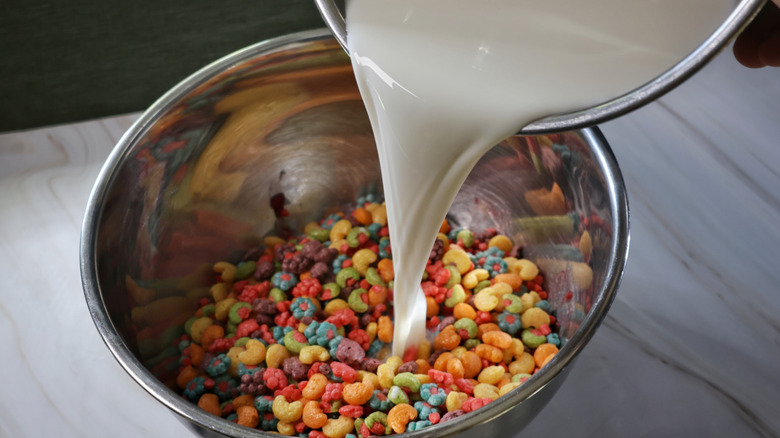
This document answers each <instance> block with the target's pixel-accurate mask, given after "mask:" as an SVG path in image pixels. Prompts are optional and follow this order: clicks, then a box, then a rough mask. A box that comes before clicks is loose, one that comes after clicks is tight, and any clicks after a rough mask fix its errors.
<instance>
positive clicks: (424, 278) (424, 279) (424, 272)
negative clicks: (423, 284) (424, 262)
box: [422, 271, 429, 281]
mask: <svg viewBox="0 0 780 438" xmlns="http://www.w3.org/2000/svg"><path fill="white" fill-rule="evenodd" d="M428 277H429V275H428V271H423V278H422V281H428Z"/></svg>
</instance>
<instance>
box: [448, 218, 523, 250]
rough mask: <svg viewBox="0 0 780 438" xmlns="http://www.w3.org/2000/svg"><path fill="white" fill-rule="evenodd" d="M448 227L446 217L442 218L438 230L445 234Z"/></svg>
mask: <svg viewBox="0 0 780 438" xmlns="http://www.w3.org/2000/svg"><path fill="white" fill-rule="evenodd" d="M450 229H451V228H450V223H449V222H447V219H444V222H442V223H441V226H440V227H439V232H440V233H442V234H447V233H449V232H450ZM510 249H511V248H510Z"/></svg>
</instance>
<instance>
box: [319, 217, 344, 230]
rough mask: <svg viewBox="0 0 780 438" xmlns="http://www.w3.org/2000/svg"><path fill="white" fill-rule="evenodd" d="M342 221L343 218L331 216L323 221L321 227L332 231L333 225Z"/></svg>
mask: <svg viewBox="0 0 780 438" xmlns="http://www.w3.org/2000/svg"><path fill="white" fill-rule="evenodd" d="M340 220H341V216H339V215H337V214H331V215H329V216H328V217H326V218H325V219H323V220H322V222H321V223H320V226H321V227H322V228H325V229H326V230H330V229H331V228H333V225H334V224H335V223H336V222H338V221H340Z"/></svg>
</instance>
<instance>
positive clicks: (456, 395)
mask: <svg viewBox="0 0 780 438" xmlns="http://www.w3.org/2000/svg"><path fill="white" fill-rule="evenodd" d="M468 398H469V396H468V394H466V393H465V392H460V391H450V393H449V394H447V399H446V401H445V402H444V406H445V407H446V408H447V412H452V411H457V410H458V409H460V407H461V406H463V402H465V401H466V400H468Z"/></svg>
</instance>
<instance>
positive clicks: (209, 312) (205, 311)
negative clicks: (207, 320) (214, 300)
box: [200, 304, 215, 316]
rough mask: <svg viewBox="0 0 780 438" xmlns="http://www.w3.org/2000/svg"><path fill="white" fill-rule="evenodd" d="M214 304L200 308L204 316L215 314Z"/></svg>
mask: <svg viewBox="0 0 780 438" xmlns="http://www.w3.org/2000/svg"><path fill="white" fill-rule="evenodd" d="M214 309H215V308H214V304H206V305H205V306H203V307H202V308H201V309H200V313H201V315H202V316H211V315H213V314H214Z"/></svg>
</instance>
